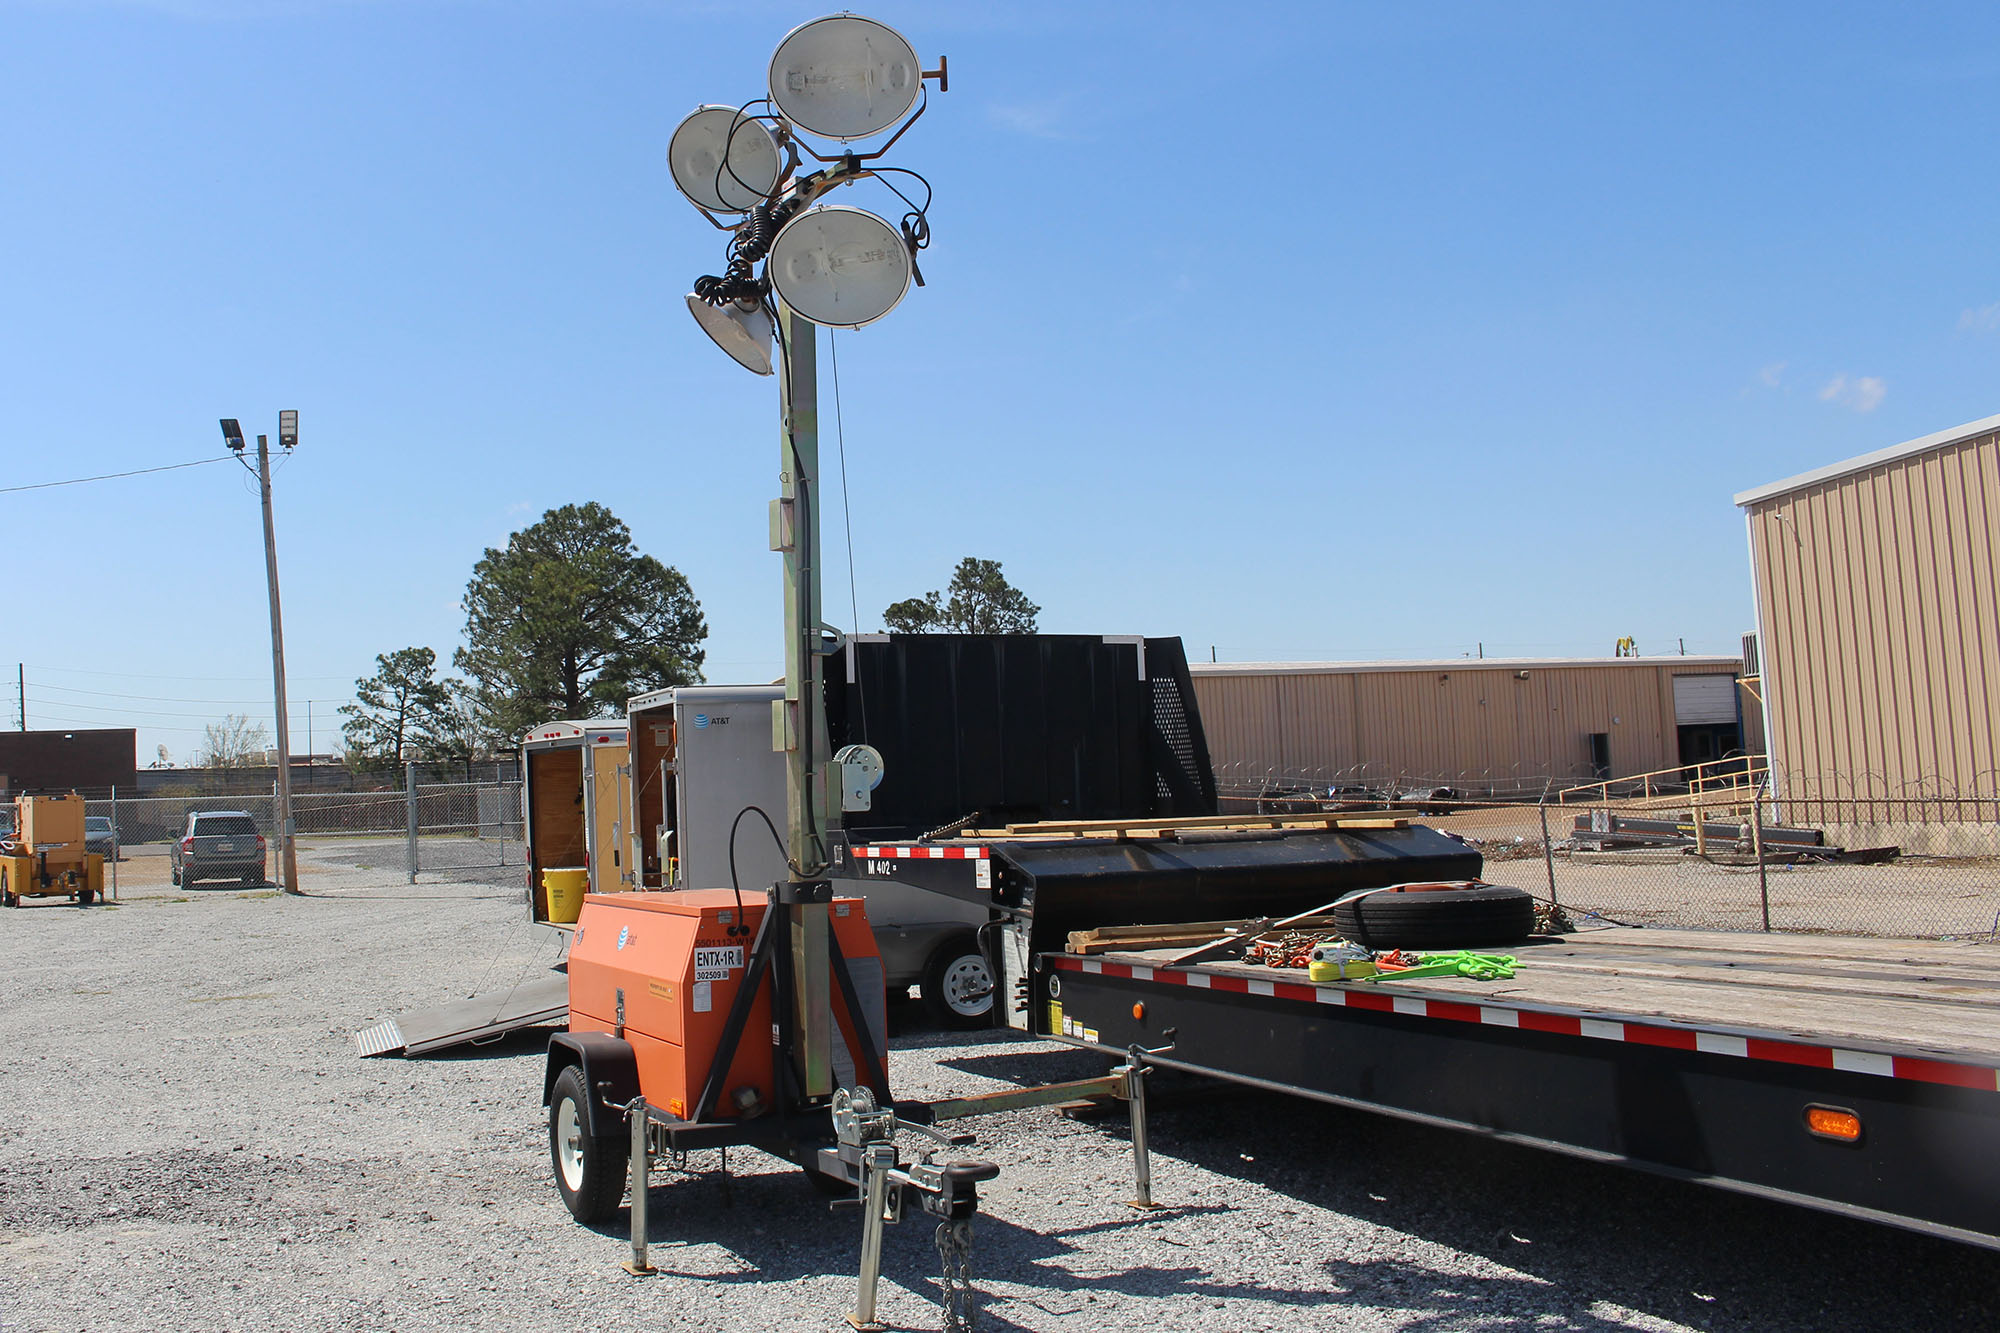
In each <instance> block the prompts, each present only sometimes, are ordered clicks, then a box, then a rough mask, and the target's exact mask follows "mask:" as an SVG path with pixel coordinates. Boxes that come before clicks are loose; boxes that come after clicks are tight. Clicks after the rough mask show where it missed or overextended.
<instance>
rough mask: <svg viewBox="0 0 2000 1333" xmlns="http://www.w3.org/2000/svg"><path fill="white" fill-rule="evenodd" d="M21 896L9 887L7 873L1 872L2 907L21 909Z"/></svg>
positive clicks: (0, 892)
mask: <svg viewBox="0 0 2000 1333" xmlns="http://www.w3.org/2000/svg"><path fill="white" fill-rule="evenodd" d="M20 905H21V895H20V894H18V893H16V892H14V891H13V890H12V889H10V888H8V887H7V872H6V871H4V870H0V907H19V906H20Z"/></svg>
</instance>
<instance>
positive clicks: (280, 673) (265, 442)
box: [222, 410, 299, 893]
mask: <svg viewBox="0 0 2000 1333" xmlns="http://www.w3.org/2000/svg"><path fill="white" fill-rule="evenodd" d="M222 438H223V439H224V440H225V441H227V442H228V444H229V447H230V448H231V449H233V450H235V451H236V453H237V454H238V456H239V457H240V456H241V454H242V453H243V428H242V427H241V426H240V425H238V424H237V421H236V418H235V417H224V418H222ZM298 442H299V414H298V413H297V412H294V411H290V410H286V411H283V412H280V413H278V443H279V445H281V446H282V447H283V448H284V449H285V451H286V452H287V453H289V452H290V451H291V450H292V449H294V448H296V447H297V446H298ZM244 466H245V467H248V466H249V463H248V462H247V461H245V462H244ZM257 490H258V494H259V498H260V499H261V500H262V503H263V508H264V581H265V584H266V585H267V587H268V590H269V592H270V597H271V686H272V696H273V708H272V712H273V715H274V716H273V720H274V721H275V722H276V723H277V726H278V735H277V738H276V743H277V750H278V754H277V760H278V819H277V825H278V826H277V828H276V830H275V832H276V833H277V835H278V883H279V885H280V886H281V887H283V889H284V890H285V892H287V893H297V892H298V891H299V858H298V849H297V847H296V846H295V845H294V842H293V834H294V833H295V831H296V829H295V826H294V824H293V822H292V754H291V749H292V742H291V726H290V721H291V720H290V718H289V717H288V716H287V715H286V709H285V622H284V617H283V615H282V614H281V612H280V610H279V605H278V533H277V528H276V526H275V524H274V523H273V521H272V518H271V445H270V437H269V436H265V435H259V436H258V437H257Z"/></svg>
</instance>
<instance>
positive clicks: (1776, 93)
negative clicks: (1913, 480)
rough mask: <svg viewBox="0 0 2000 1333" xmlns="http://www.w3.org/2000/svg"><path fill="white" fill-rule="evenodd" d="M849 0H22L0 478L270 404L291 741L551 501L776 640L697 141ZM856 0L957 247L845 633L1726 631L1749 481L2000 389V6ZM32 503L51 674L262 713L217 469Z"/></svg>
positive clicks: (886, 391)
mask: <svg viewBox="0 0 2000 1333" xmlns="http://www.w3.org/2000/svg"><path fill="white" fill-rule="evenodd" d="M821 12H825V11H823V10H820V9H818V8H817V7H813V6H800V5H791V4H763V3H712V4H673V3H644V2H643V0H570V2H568V3H554V2H553V0H549V2H547V3H529V2H528V0H513V2H511V3H510V2H504V0H490V2H489V0H451V2H447V0H436V2H432V0H397V2H395V3H390V2H389V0H380V2H371V0H342V2H336V0H286V2H277V3H255V2H253V0H151V2H149V3H139V2H137V0H134V2H131V3H108V2H106V3H92V2H91V0H63V2H61V3H57V2H55V0H43V2H40V3H34V2H30V3H22V2H21V0H0V127H4V128H0V135H4V139H0V148H4V164H5V165H4V168H0V242H3V243H4V252H5V254H6V255H7V257H8V264H7V277H6V280H5V285H4V289H0V290H4V299H0V403H3V404H4V405H5V417H4V421H5V429H6V432H7V440H8V443H7V445H6V448H5V452H4V456H5V460H6V461H5V467H4V473H5V476H4V477H0V486H4V485H20V484H28V483H33V482H41V481H53V480H60V479H62V478H66V477H73V476H84V475H89V474H94V473H101V472H113V471H120V470H124V469H128V468H140V467H148V466H155V465H159V464H163V463H177V462H183V461H187V460H192V459H197V458H204V457H209V456H213V455H215V454H218V453H219V452H220V447H221V440H220V436H219V434H218V432H217V430H216V426H215V421H216V418H218V417H221V416H227V415H233V416H238V417H240V418H242V419H243V422H244V425H245V427H246V429H248V430H251V431H253V432H254V431H257V430H263V431H266V432H270V433H275V429H276V419H277V412H278V410H279V409H280V408H285V407H295V408H297V409H298V410H299V411H300V413H301V417H302V442H301V446H300V448H299V451H298V453H297V456H296V457H294V458H292V459H290V460H288V461H286V463H285V464H284V466H283V468H282V470H281V471H280V473H279V475H278V483H277V495H278V500H277V503H278V510H277V518H278V533H279V551H280V559H281V564H282V572H283V580H284V589H285V615H286V647H287V657H288V664H289V667H290V672H291V689H290V694H291V696H292V698H293V700H294V705H293V707H294V714H295V715H294V722H293V727H294V741H293V746H294V749H298V750H303V749H304V748H305V742H306V736H305V718H304V713H305V704H306V701H307V700H311V701H312V714H313V720H314V726H315V732H314V740H315V743H316V747H317V748H319V749H322V750H324V749H326V748H328V746H329V738H330V736H331V734H332V722H333V720H334V709H335V707H336V706H337V705H338V704H339V703H340V702H342V701H343V700H345V699H347V698H349V697H351V692H352V684H353V681H354V679H355V677H357V676H359V675H363V674H366V673H367V671H368V670H369V669H370V667H371V666H372V662H373V658H374V655H375V654H376V653H378V652H386V651H389V650H392V649H395V648H399V647H403V646H405V645H408V644H428V645H430V646H432V647H434V648H436V649H437V650H438V651H439V653H440V655H441V656H444V657H447V658H448V657H449V655H450V651H451V649H452V648H453V647H454V646H455V645H456V643H457V641H458V635H459V631H460V628H461V626H462V623H463V616H462V613H461V612H460V610H459V607H458V598H459V595H460V593H461V592H462V590H463V588H464V585H465V581H466V579H467V577H468V575H469V574H470V571H471V567H472V565H473V563H474V562H475V561H476V560H477V559H478V558H479V556H480V554H481V551H482V550H483V549H484V548H485V547H487V546H489V545H497V544H501V543H504V541H505V539H506V536H507V534H508V533H509V532H510V531H511V530H513V529H515V528H518V527H521V526H524V525H525V524H527V523H529V522H532V521H533V520H534V519H535V518H536V517H537V516H538V515H539V514H540V513H541V512H542V511H543V510H544V509H546V508H548V507H550V506H553V505H557V504H562V503H565V502H571V501H582V500H591V499H594V500H599V501H602V502H603V503H605V504H607V505H609V506H610V507H611V508H612V510H613V511H614V512H616V513H617V514H618V515H619V516H620V517H621V518H623V519H624V520H625V521H626V522H627V523H628V524H630V525H631V527H632V530H633V533H634V535H635V538H636V539H637V541H638V542H639V544H640V545H641V547H642V548H643V549H645V550H647V551H649V552H651V553H652V554H655V555H657V556H659V557H660V558H661V559H663V560H665V561H667V562H668V563H670V564H673V565H675V566H677V567H679V568H680V569H681V570H682V571H683V572H684V573H686V574H687V576H688V577H689V579H690V580H691V582H692V583H693V586H694V589H695V592H696V594H697V595H698V596H699V597H700V599H701V601H702V603H703V605H704V607H705V609H706V611H707V614H708V619H709V623H710V626H711V636H710V639H709V644H708V649H709V671H708V674H709V677H710V679H712V680H717V681H731V680H745V679H760V678H761V679H768V678H770V677H772V676H774V675H775V674H777V673H778V672H779V671H781V670H782V650H781V639H780V629H779V620H780V615H781V604H780V601H779V562H778V558H777V557H776V556H774V555H772V554H770V553H769V552H768V551H767V550H766V549H765V547H766V541H765V536H766V531H765V529H766V520H765V507H766V503H767V501H768V500H769V499H770V497H771V496H772V495H774V494H775V493H776V491H775V486H776V478H775V473H776V464H777V436H776V421H775V418H776V405H775V386H774V383H773V382H772V381H770V380H759V379H756V378H754V377H752V376H750V375H748V374H746V373H744V372H743V371H741V370H739V369H738V368H736V367H735V366H734V365H733V364H732V363H730V362H729V361H727V360H726V359H725V358H723V357H722V356H721V355H720V354H719V353H718V352H717V351H715V349H714V348H713V347H712V346H710V344H709V343H708V342H707V340H706V339H705V338H704V337H703V336H702V335H701V333H700V332H699V331H698V330H697V329H696V328H695V326H694V325H693V323H692V321H690V320H689V319H688V317H687V314H686V311H685V308H684V306H683V304H682V301H681V296H682V294H683V293H684V292H685V291H686V290H687V288H688V286H689V284H690V282H691V280H692V279H693V278H694V277H695V276H696V275H698V274H702V273H708V272H716V271H719V269H720V266H721V263H722V259H721V254H722V246H721V243H720V242H721V234H720V233H717V232H715V231H713V230H711V229H710V228H709V227H708V225H707V224H706V223H705V222H703V221H702V220H701V218H700V217H699V216H698V215H697V214H695V212H694V211H693V210H692V209H691V208H689V207H688V206H687V205H686V204H685V203H684V202H682V201H681V200H680V198H679V196H678V195H677V194H676V193H675V192H674V190H673V187H672V184H671V182H670V180H669V178H668V176H667V173H666V170H665V164H664V152H665V147H666V142H667V137H668V135H669V134H670V132H671V131H672V129H673V127H674V125H675V123H676V122H677V121H678V120H679V119H680V117H681V116H682V115H684V114H685V113H686V112H687V111H688V110H690V109H692V108H693V107H694V106H695V105H696V104H698V103H701V102H740V101H744V100H748V99H749V98H751V97H754V96H758V95H760V93H761V88H762V82H763V77H764V71H765V68H766V66H767V63H768V60H769V53H770V50H771V49H772V47H773V46H774V45H775V44H776V42H777V40H778V38H779V37H780V36H781V35H782V34H783V33H784V32H785V31H786V30H787V29H788V28H789V27H790V26H792V25H793V24H794V23H797V22H800V21H802V20H804V19H807V18H811V17H814V16H816V15H817V14H818V13H821ZM867 12H870V13H872V14H873V15H874V16H876V17H879V18H882V19H884V20H886V21H888V22H891V23H894V24H895V25H897V26H898V27H899V28H901V29H902V30H903V31H904V32H905V33H906V34H907V35H908V36H909V37H910V38H911V40H912V42H913V43H914V44H915V45H916V47H917V49H918V51H919V54H920V55H921V56H922V57H923V58H924V59H925V61H926V63H927V64H934V63H935V58H936V56H937V55H938V54H939V53H944V54H946V55H948V56H949V57H950V60H951V74H952V88H951V91H950V92H949V93H948V94H945V95H943V96H934V97H933V99H932V104H931V109H930V111H929V113H928V114H927V115H926V116H925V118H924V120H923V121H922V122H921V123H920V124H919V125H918V126H916V128H914V129H913V130H912V131H911V132H910V133H909V135H907V136H906V137H905V138H904V139H903V141H902V142H901V143H900V144H899V145H898V146H897V148H896V150H895V153H894V155H893V158H892V159H891V160H892V161H893V162H895V163H896V164H899V165H903V166H908V167H912V168H915V169H917V170H919V171H922V172H923V173H925V174H926V175H927V176H929V177H930V179H931V181H932V182H933V184H934V185H935V187H936V191H937V202H936V205H935V207H934V209H933V210H932V214H931V220H932V226H933V229H934V233H935V239H934V242H933V244H932V246H931V248H930V250H929V251H927V252H926V254H925V256H924V273H925V276H926V277H927V279H928V280H929V286H927V287H926V288H924V289H922V290H919V291H915V292H913V293H912V295H911V297H910V298H909V299H908V300H907V301H906V302H905V303H904V305H903V306H902V307H901V308H900V309H899V310H897V311H896V312H895V313H894V314H893V315H892V316H891V317H890V318H888V319H886V320H884V321H882V322H881V323H880V324H877V325H875V326H873V327H871V328H868V329H865V330H862V331H859V332H856V333H841V334H838V335H837V340H838V341H837V356H838V360H839V367H840V376H841V394H840V404H839V406H840V416H841V418H842V420H843V421H844V426H845V435H846V451H847V471H848V479H849V482H850V486H851V501H852V508H853V524H854V532H855V542H854V551H853V565H854V578H855V583H856V585H857V586H858V590H859V615H858V621H859V624H860V626H861V627H862V628H878V627H879V624H880V619H879V617H880V614H881V608H882V607H884V606H885V605H887V604H888V603H889V602H891V601H893V600H896V599H898V598H902V597H906V596H910V595H913V594H916V593H919V592H922V591H923V590H925V589H928V588H936V587H941V586H942V585H943V584H944V583H945V581H946V580H947V578H948V577H949V573H950V569H951V567H952V565H953V564H954V563H955V562H956V561H957V559H958V558H959V557H960V556H963V555H968V554H972V555H979V556H983V557H987V558H992V559H998V560H1000V561H1002V562H1003V563H1004V564H1005V567H1006V571H1007V573H1008V575H1009V577H1010V578H1011V579H1012V580H1013V581H1014V582H1015V583H1016V584H1017V585H1018V586H1019V587H1021V588H1022V589H1023V590H1024V591H1025V592H1027V593H1028V595H1029V596H1030V597H1031V598H1033V599H1034V600H1035V601H1037V602H1038V603H1040V604H1041V606H1042V608H1043V609H1042V625H1043V628H1045V629H1048V630H1053V631H1065V632H1091V633H1095V632H1104V633H1133V632H1143V633H1148V634H1180V635H1182V636H1183V637H1184V638H1185V639H1186V640H1187V643H1188V645H1189V648H1190V652H1191V655H1194V656H1199V657H1204V658H1205V657H1207V656H1208V655H1209V652H1210V649H1211V646H1212V647H1213V649H1214V651H1215V653H1216V655H1217V656H1219V657H1220V658H1221V659H1222V660H1225V661H1232V660H1233V661H1247V660H1269V659H1293V660H1296V659H1358V658H1378V657H1433V656H1439V657H1443V656H1457V655H1459V654H1462V653H1469V652H1474V651H1477V648H1478V645H1480V644H1483V645H1484V649H1485V652H1486V653H1487V654H1488V655H1502V654H1504V655H1532V656H1543V655H1561V654H1592V655H1598V654H1604V653H1608V652H1609V651H1610V649H1611V646H1612V643H1613V641H1614V640H1615V639H1616V638H1618V637H1619V636H1621V635H1627V634H1629V635H1632V636H1634V637H1636V638H1637V640H1638V642H1639V646H1640V649H1641V651H1643V652H1647V653H1660V652H1670V651H1674V650H1675V649H1676V647H1677V645H1678V643H1679V641H1680V640H1682V639H1685V641H1686V644H1687V648H1688V650H1689V651H1691V652H1715V651H1725V652H1726V651H1734V650H1735V648H1736V644H1737V636H1738V635H1739V634H1740V633H1741V632H1742V631H1743V630H1745V629H1747V628H1749V627H1750V625H1751V607H1750V590H1749V579H1748V571H1747V560H1746V556H1745V544H1744V533H1743V525H1742V520H1741V517H1740V515H1739V512H1738V511H1737V510H1736V509H1735V508H1734V507H1733V506H1732V505H1731V504H1730V496H1731V494H1733V493H1734V492H1736V491H1738V490H1741V489H1744V488H1746V487H1749V486H1753V485H1757V484H1761V483H1764V482H1768V481H1773V480H1776V479H1778V478H1780V477H1784V476H1788V475H1790V474H1792V473H1796V472H1800V471H1804V470H1806V469H1809V468H1812V467H1817V466H1820V465H1822V464H1825V463H1829V462H1833V461H1837V460H1839V459H1843V458H1847V457H1850V456H1852V455H1855V454H1859V453H1863V452H1867V451H1869V450H1871V449H1876V448H1880V447H1883V446H1886V445H1889V444H1893V443H1896V442H1898V441H1900V440H1904V439H1909V438H1912V437H1914V436H1917V435H1922V434H1925V433H1928V432H1930V431H1933V430H1938V429H1942V428H1944V427H1946V426H1950V425H1954V424H1957V423H1960V422H1964V421H1968V420H1972V419H1975V418H1979V417H1983V416H1987V415H1990V414H1992V413H1994V412H1996V411H2000V265H1996V262H1995V247H1994V237H1995V235H1996V225H1995V221H1994V220H1995V218H1996V217H2000V181H1996V177H1995V175H1994V173H1993V170H1992V164H1993V152H1994V144H1995V143H1996V142H2000V98H1996V97H1994V95H1993V89H1994V87H1995V86H1996V80H2000V9H1995V8H1994V7H1993V6H1990V5H1965V6H1948V5H1937V6H1924V7H1921V8H1915V7H1908V6H1892V5H1877V6H1852V5H1829V4H1799V5H1766V6H1759V7H1750V6H1723V5H1710V6H1690V5H1656V6H1641V5H1616V6H1610V5H1587V4H1525V3H1524V4H1506V5H1502V4H1476V5H1449V4H1434V5H1376V6H1355V5H1333V4H1315V5H1300V6H1290V5H1269V6H1260V5H1246V6H1235V7H1225V8H1223V9H1218V8H1217V7H1216V6H1213V5H1196V4H1145V5H1140V4H1133V5H1122V4H1092V5H1078V4H1029V5H1005V4H981V5H929V6H926V5H918V4H910V3H898V4H891V5H884V6H879V7H877V8H875V9H874V10H871V11H867ZM840 202H852V203H855V204H859V205H862V206H864V207H874V208H876V209H878V211H885V212H889V213H890V215H891V216H892V217H893V216H897V215H899V213H900V209H899V208H897V206H896V205H895V203H894V201H893V200H892V199H889V198H888V197H887V196H886V195H883V194H881V193H880V192H873V193H871V192H870V189H869V187H860V188H857V189H855V190H852V191H849V192H846V196H845V197H843V198H842V199H841V200H840ZM829 372H830V367H829V365H828V364H827V360H826V357H825V356H824V354H823V355H822V386H823V390H824V391H825V393H824V403H823V408H824V410H825V416H826V418H827V431H826V451H827V458H828V462H829V466H830V468H831V467H832V466H833V465H834V464H835V463H836V462H837V453H836V451H835V448H834V445H835V440H834V433H833V430H832V424H833V415H834V414H833V412H832V410H831V409H832V407H833V395H832V392H831V383H830V381H831V375H830V373H829ZM828 519H829V528H830V530H831V533H832V545H831V548H830V549H829V551H828V564H829V568H830V569H832V570H834V571H835V576H834V577H832V578H831V579H830V580H829V585H828V588H827V601H828V606H829V611H830V618H831V619H832V620H834V621H835V622H836V623H839V624H842V625H852V624H854V623H855V622H856V620H857V617H856V615H855V614H854V612H853V611H851V610H850V607H849V595H848V589H847V580H846V577H845V570H846V563H847V553H846V552H845V551H844V550H843V549H842V543H841V542H840V539H839V537H840V528H839V523H838V505H837V494H835V493H833V492H829V514H828ZM0 522H4V527H5V531H6V532H7V534H8V543H7V545H8V566H9V584H10V587H11V588H12V589H13V590H14V591H13V593H11V594H10V611H9V613H8V614H7V615H6V616H5V617H4V619H0V623H4V625H5V630H4V631H0V645H4V646H0V660H4V662H5V663H6V665H7V667H8V668H9V674H11V668H12V666H13V663H15V662H16V661H23V662H26V663H27V664H28V665H27V677H28V720H29V723H30V725H32V726H38V727H40V726H81V725H90V724H92V723H93V722H95V723H101V724H106V725H138V726H140V728H141V732H140V745H141V759H142V762H143V761H144V760H145V759H147V758H150V757H151V755H152V752H153V747H154V746H155V745H160V744H164V745H166V746H167V747H168V748H169V750H170V751H172V752H173V754H174V755H175V756H176V757H185V756H186V755H187V754H189V753H191V752H192V751H193V749H194V748H195V746H196V745H197V743H198V742H199V739H200V730H201V727H202V726H203V725H204V724H205V723H206V722H207V721H210V720H213V719H214V718H215V717H216V716H219V715H220V714H221V713H222V712H224V711H241V712H245V713H249V714H250V715H252V716H261V717H264V718H268V717H269V714H270V708H269V684H270V677H269V673H268V630H267V625H266V620H265V614H266V612H265V600H264V588H263V565H262V556H261V536H260V530H259V526H258V518H257V506H256V497H255V489H254V486H253V485H252V484H250V481H249V479H248V478H247V477H245V476H244V475H243V473H242V471H241V470H240V469H238V468H236V467H235V466H234V465H233V464H229V463H221V464H216V465H212V466H202V467H196V468H189V469H185V470H181V471H176V472H167V473H160V474H155V475H151V476H146V477H135V478H131V479H127V480H122V481H113V482H105V483H100V484H95V485H90V486H76V487H65V488H59V489H53V490H42V491H32V492H25V493H14V494H4V495H0ZM23 590H32V591H31V592H27V591H23ZM38 598H39V599H44V600H41V601H40V603H39V605H36V604H35V602H36V599H38ZM10 683H11V682H10ZM10 713H11V710H10Z"/></svg>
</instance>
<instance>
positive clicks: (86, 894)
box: [76, 889, 92, 907]
mask: <svg viewBox="0 0 2000 1333" xmlns="http://www.w3.org/2000/svg"><path fill="white" fill-rule="evenodd" d="M91 896H92V895H91V892H90V890H89V889H78V890H77V891H76V905H77V906H78V907H88V906H90V900H91Z"/></svg>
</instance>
